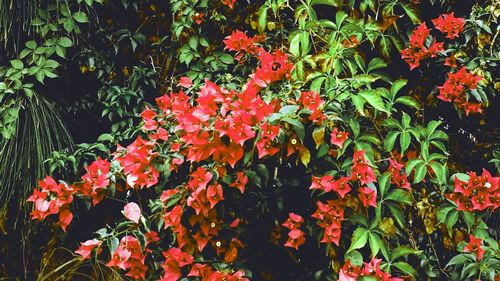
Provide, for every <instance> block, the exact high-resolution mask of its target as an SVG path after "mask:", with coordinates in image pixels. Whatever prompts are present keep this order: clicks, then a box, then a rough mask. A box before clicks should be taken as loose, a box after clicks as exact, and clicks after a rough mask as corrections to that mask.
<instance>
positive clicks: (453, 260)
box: [446, 254, 470, 267]
mask: <svg viewBox="0 0 500 281" xmlns="http://www.w3.org/2000/svg"><path fill="white" fill-rule="evenodd" d="M469 260H470V259H469V258H468V257H467V256H465V255H463V254H458V255H456V256H454V257H453V258H451V260H450V261H449V262H448V264H447V265H446V267H449V266H452V265H459V264H464V263H465V262H466V261H469Z"/></svg>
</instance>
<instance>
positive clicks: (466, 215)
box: [460, 211, 476, 232]
mask: <svg viewBox="0 0 500 281" xmlns="http://www.w3.org/2000/svg"><path fill="white" fill-rule="evenodd" d="M460 214H461V215H462V218H463V220H464V221H465V224H466V225H467V231H468V232H470V230H471V228H472V227H473V226H474V224H475V223H476V216H475V215H474V213H472V212H467V211H462V212H460Z"/></svg>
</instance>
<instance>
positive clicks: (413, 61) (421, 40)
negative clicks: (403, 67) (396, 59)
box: [401, 23, 444, 69]
mask: <svg viewBox="0 0 500 281" xmlns="http://www.w3.org/2000/svg"><path fill="white" fill-rule="evenodd" d="M430 32H431V30H430V29H429V28H427V26H426V25H425V23H422V24H420V25H419V26H418V27H417V28H416V29H415V30H414V31H413V33H412V35H411V36H410V46H409V47H408V48H406V49H404V50H402V51H401V56H402V58H403V60H404V61H405V62H406V63H408V65H410V69H414V68H417V67H418V66H419V65H420V61H422V60H424V59H426V58H429V57H432V58H434V57H436V56H437V54H438V52H441V51H443V50H444V49H443V42H436V40H435V38H433V40H432V41H433V42H432V44H431V45H430V46H426V44H425V43H426V40H427V37H428V36H429V34H430Z"/></svg>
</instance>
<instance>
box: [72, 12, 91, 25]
mask: <svg viewBox="0 0 500 281" xmlns="http://www.w3.org/2000/svg"><path fill="white" fill-rule="evenodd" d="M73 19H75V21H77V22H79V23H86V22H88V21H89V18H88V17H87V14H86V13H85V12H82V11H79V12H76V13H74V14H73Z"/></svg>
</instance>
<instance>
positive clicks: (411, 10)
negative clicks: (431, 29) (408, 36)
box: [401, 3, 420, 24]
mask: <svg viewBox="0 0 500 281" xmlns="http://www.w3.org/2000/svg"><path fill="white" fill-rule="evenodd" d="M401 7H403V9H404V10H405V13H406V15H407V16H408V17H409V18H410V20H411V21H412V22H413V23H414V24H417V23H420V19H419V18H418V15H417V12H416V11H415V9H414V8H413V7H411V6H410V5H408V4H406V3H404V4H401Z"/></svg>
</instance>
